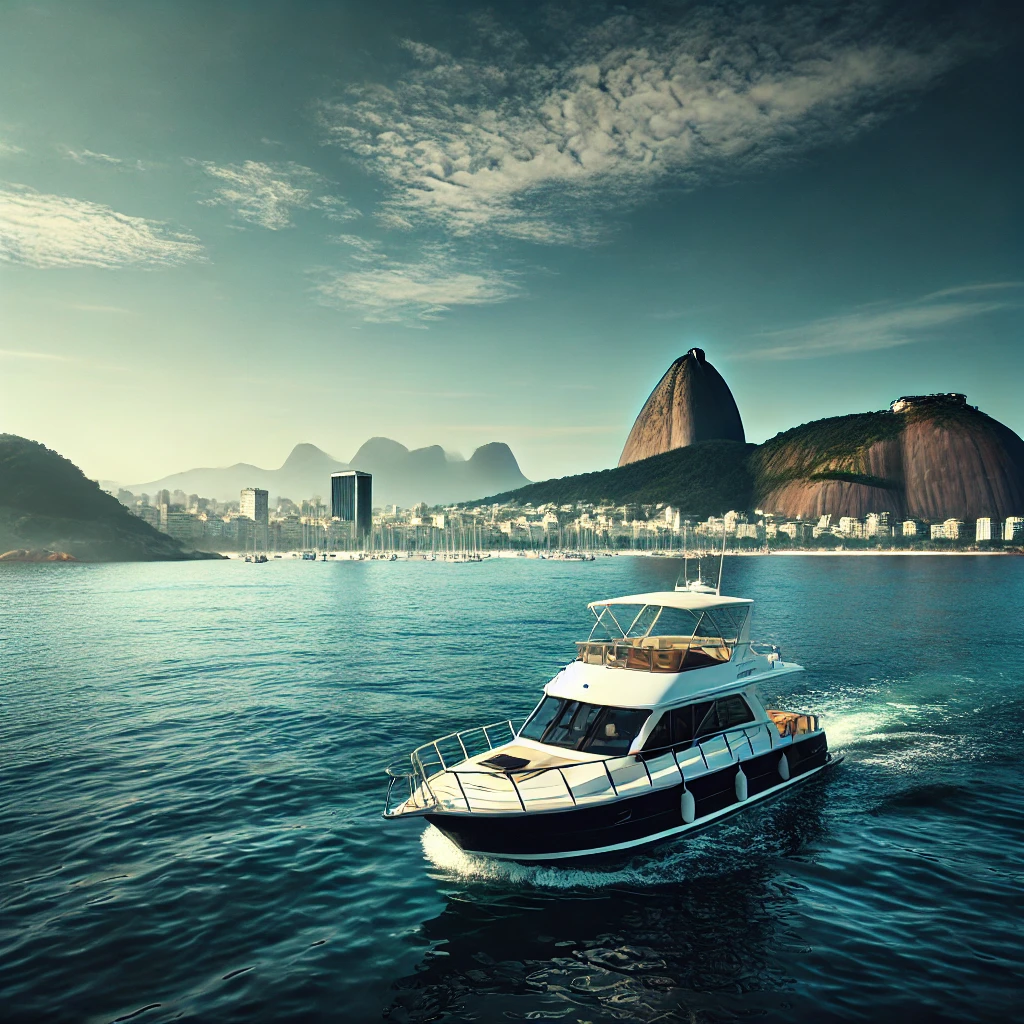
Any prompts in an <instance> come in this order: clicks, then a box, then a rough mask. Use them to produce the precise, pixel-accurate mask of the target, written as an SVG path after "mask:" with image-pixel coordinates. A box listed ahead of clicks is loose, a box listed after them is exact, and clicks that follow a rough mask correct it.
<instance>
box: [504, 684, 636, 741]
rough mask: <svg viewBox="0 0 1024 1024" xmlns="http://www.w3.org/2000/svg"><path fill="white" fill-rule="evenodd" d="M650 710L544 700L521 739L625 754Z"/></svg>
mask: <svg viewBox="0 0 1024 1024" xmlns="http://www.w3.org/2000/svg"><path fill="white" fill-rule="evenodd" d="M650 714H651V713H650V711H647V710H642V709H639V708H614V707H602V706H601V705H600V704H587V703H585V702H583V701H579V700H565V699H563V698H561V697H545V698H544V699H543V700H542V701H541V702H540V704H539V705H538V706H537V710H536V711H534V713H533V714H532V715H531V716H530V717H529V719H528V720H527V722H526V725H524V726H523V728H522V731H521V732H520V733H519V735H520V736H522V737H524V738H525V739H528V740H536V741H537V742H538V743H548V744H550V745H551V746H554V747H565V748H566V749H568V750H584V751H587V752H588V753H591V754H626V753H628V752H629V748H630V745H631V744H632V742H633V740H634V739H635V738H636V736H637V734H638V733H639V732H640V729H641V728H642V727H643V724H644V722H646V721H647V719H648V717H649V716H650Z"/></svg>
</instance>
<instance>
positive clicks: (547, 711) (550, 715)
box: [519, 697, 565, 742]
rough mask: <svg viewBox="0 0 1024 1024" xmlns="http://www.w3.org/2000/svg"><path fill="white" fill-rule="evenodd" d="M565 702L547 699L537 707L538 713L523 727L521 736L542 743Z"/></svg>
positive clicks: (552, 698)
mask: <svg viewBox="0 0 1024 1024" xmlns="http://www.w3.org/2000/svg"><path fill="white" fill-rule="evenodd" d="M564 703H565V701H563V700H561V699H559V698H558V697H545V698H544V699H543V700H542V701H541V702H540V704H539V705H538V706H537V709H536V711H534V713H533V714H532V715H531V716H530V717H529V719H528V720H527V723H526V725H524V726H523V728H522V731H521V732H520V733H519V735H520V736H525V737H526V738H527V739H529V740H537V741H538V742H540V741H541V740H542V739H543V738H544V733H545V732H547V729H548V726H549V725H551V723H552V722H553V721H554V720H555V716H556V715H557V714H558V712H559V711H560V710H561V708H562V705H563V704H564Z"/></svg>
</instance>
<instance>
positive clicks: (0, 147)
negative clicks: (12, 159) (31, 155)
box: [0, 138, 25, 157]
mask: <svg viewBox="0 0 1024 1024" xmlns="http://www.w3.org/2000/svg"><path fill="white" fill-rule="evenodd" d="M24 152H25V150H23V149H22V148H21V146H16V145H15V144H14V143H13V142H7V141H6V140H5V139H2V138H0V157H5V156H17V155H18V153H24Z"/></svg>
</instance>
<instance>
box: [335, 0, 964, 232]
mask: <svg viewBox="0 0 1024 1024" xmlns="http://www.w3.org/2000/svg"><path fill="white" fill-rule="evenodd" d="M870 14H871V12H870V11H869V10H868V8H866V7H865V6H864V5H855V6H851V5H847V7H845V8H843V7H839V6H836V5H828V4H824V5H817V6H815V7H808V6H801V5H792V6H791V7H788V8H785V9H780V10H776V11H775V12H774V13H773V14H772V15H771V17H770V18H769V17H768V16H767V15H766V14H765V13H764V12H760V11H759V10H758V9H755V8H750V9H746V8H741V7H725V6H717V7H715V6H712V7H694V8H691V9H690V10H689V11H688V13H687V14H686V15H685V16H684V17H683V19H682V20H681V21H678V20H677V21H675V22H674V24H673V25H672V26H671V27H666V26H664V25H658V24H654V23H652V22H651V21H649V20H645V17H646V16H641V15H636V16H634V15H624V14H621V15H616V16H614V17H612V18H610V19H608V20H606V21H604V22H603V23H602V24H600V25H597V26H596V27H594V28H592V29H591V30H589V31H585V30H584V31H579V32H578V33H577V35H576V37H575V41H573V42H571V43H570V44H568V45H569V47H570V49H569V53H568V55H567V56H562V57H559V58H557V59H552V60H543V59H538V58H537V57H536V56H534V57H533V59H532V60H531V59H526V58H525V57H524V54H525V53H527V52H528V49H527V47H526V44H525V42H524V41H523V40H522V39H520V38H517V37H515V38H511V39H510V35H511V36H512V37H514V36H515V34H514V33H511V34H510V33H508V32H505V33H504V34H502V37H501V40H500V43H501V47H500V48H496V49H494V50H493V51H492V52H491V55H490V56H489V57H476V56H475V57H472V58H460V57H456V56H453V55H451V54H448V53H444V52H441V51H439V50H436V49H434V48H432V47H429V46H425V45H423V44H421V43H418V42H414V41H409V42H407V43H406V44H405V45H406V49H407V51H408V53H409V55H410V57H411V59H412V60H413V62H414V64H415V66H414V67H413V68H412V69H411V70H409V71H408V72H407V73H406V74H405V75H404V77H402V78H401V79H400V80H399V81H397V82H396V83H395V84H393V85H392V86H391V87H384V86H382V85H377V86H361V87H356V88H352V89H350V90H349V91H348V92H347V93H346V94H345V95H344V96H342V97H341V98H340V99H336V100H331V101H325V102H323V103H322V104H321V106H320V120H321V124H322V127H323V131H324V133H325V136H326V138H327V140H328V141H329V142H331V143H334V144H336V145H338V146H341V147H343V148H345V149H346V150H349V151H351V152H352V153H354V154H356V155H357V156H358V157H361V158H362V159H363V160H364V161H365V162H366V164H367V165H368V166H369V167H370V168H371V169H372V170H373V171H375V172H376V173H377V174H378V175H379V176H380V177H381V178H383V179H384V180H385V181H386V182H387V183H388V185H389V186H390V191H389V195H388V197H387V199H386V201H385V203H384V205H383V208H382V211H381V215H382V217H383V218H384V220H385V222H386V223H387V224H389V225H390V226H393V227H402V226H415V225H421V224H434V225H439V226H441V227H443V228H444V229H446V230H447V231H449V232H450V233H452V234H454V235H462V236H465V235H470V234H474V233H477V232H480V231H483V230H488V231H491V232H497V233H501V234H504V235H509V236H513V237H517V238H524V239H528V240H531V241H536V242H544V243H573V244H586V243H588V242H591V241H593V240H594V238H595V237H596V224H595V220H594V212H595V210H598V211H599V210H600V207H601V205H602V204H603V205H604V206H606V207H610V206H612V205H621V204H622V203H624V202H634V201H638V200H640V199H642V198H643V197H644V196H645V195H646V194H648V193H649V191H650V189H651V188H652V187H653V186H654V185H656V184H657V183H658V182H661V181H665V180H674V181H677V182H681V183H683V184H684V185H687V186H691V187H693V186H698V185H701V184H704V183H707V182H711V181H716V180H723V179H728V178H730V177H733V176H735V175H736V174H739V173H743V172H745V171H749V170H750V169H752V168H757V167H760V166H763V165H765V164H770V163H772V162H774V161H777V160H779V159H782V158H785V157H787V156H791V155H793V154H798V153H801V152H804V151H806V150H807V149H809V148H811V147H813V146H817V145H820V144H822V143H826V142H832V141H836V140H839V139H843V138H848V137H850V136H851V135H853V134H856V133H857V132H859V131H862V130H863V129H864V128H866V127H868V126H870V125H872V124H874V123H876V122H877V120H878V119H879V118H880V117H881V116H883V115H884V114H885V113H886V112H888V111H889V110H890V109H892V107H893V105H894V102H896V101H898V100H899V99H901V98H904V97H907V96H909V95H912V94H914V93H915V92H918V91H920V90H922V89H924V88H926V87H928V86H929V85H930V84H932V83H933V82H934V81H935V79H936V78H937V77H938V76H939V75H940V74H941V73H942V72H943V71H944V70H945V69H947V68H948V67H950V66H951V64H952V63H954V62H955V60H956V59H957V58H956V55H955V54H954V53H953V51H952V50H951V48H950V47H948V46H944V45H941V44H938V43H936V42H934V41H933V40H931V39H922V40H914V39H907V38H902V39H901V38H899V37H898V34H897V31H896V30H895V29H892V30H889V29H885V28H874V29H868V28H866V27H865V26H866V25H869V24H872V23H874V24H875V25H877V24H878V19H877V18H874V17H873V16H869V15H870ZM492 28H493V26H492ZM492 35H493V32H492ZM478 52H479V48H478ZM581 200H585V201H581ZM595 204H596V205H595Z"/></svg>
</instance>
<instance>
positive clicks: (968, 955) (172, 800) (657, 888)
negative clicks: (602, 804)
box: [0, 557, 1024, 1024]
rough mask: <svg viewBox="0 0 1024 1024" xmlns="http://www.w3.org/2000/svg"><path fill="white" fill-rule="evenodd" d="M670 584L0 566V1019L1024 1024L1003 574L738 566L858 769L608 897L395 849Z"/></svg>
mask: <svg viewBox="0 0 1024 1024" xmlns="http://www.w3.org/2000/svg"><path fill="white" fill-rule="evenodd" d="M677 571H678V566H677V564H675V563H673V562H670V561H668V560H663V559H653V558H651V559H644V558H615V559H600V560H598V561H597V562H594V563H587V564H574V563H571V562H570V563H555V562H534V561H529V562H527V561H524V560H522V559H519V560H514V559H510V560H504V561H497V560H495V561H492V562H486V563H483V564H479V565H446V564H440V563H433V564H427V563H408V564H406V563H380V562H370V563H354V562H345V563H338V564H333V563H327V564H323V563H308V562H295V561H288V562H285V561H272V562H270V563H268V564H267V565H263V566H257V565H247V564H245V563H239V562H219V563H196V564H178V565H110V566H99V565H46V564H44V565H3V566H0V755H2V760H0V835H2V846H0V1017H2V1018H4V1019H6V1020H34V1019H47V1020H51V1021H63V1020H69V1021H71V1020H74V1021H90V1022H91V1021H96V1022H102V1021H113V1020H124V1019H126V1018H129V1017H131V1019H132V1020H137V1021H140V1022H144V1024H149V1022H154V1021H167V1020H178V1019H186V1020H188V1019H191V1020H201V1021H219V1020H277V1019H305V1020H317V1019H336V1020H344V1021H362V1020H380V1019H382V1018H386V1019H388V1020H392V1021H434V1020H458V1021H469V1020H473V1021H492V1020H523V1019H529V1020H558V1021H566V1022H576V1021H612V1020H615V1021H644V1022H647V1021H649V1022H654V1021H688V1022H689V1021H718V1020H732V1019H738V1018H743V1019H747V1018H750V1017H754V1018H756V1019H758V1020H767V1021H780V1022H783V1021H784V1022H786V1024H794V1022H799V1021H823V1020H877V1019H890V1018H892V1017H893V1016H895V1015H897V1014H898V1015H900V1016H902V1017H903V1018H904V1019H905V1020H907V1021H912V1020H987V1019H993V1020H996V1019H1004V1020H1006V1019H1011V1018H1015V1019H1019V1014H1020V1012H1021V1010H1020V1007H1021V1005H1024V1004H1022V1001H1021V991H1022V985H1024V952H1022V950H1024V926H1022V920H1024V917H1022V913H1024V897H1022V892H1024V853H1022V850H1024V796H1022V785H1024V777H1022V771H1021V766H1022V763H1024V696H1022V694H1024V691H1022V684H1024V559H1021V558H1011V557H1005V558H952V557H945V558H943V557H913V558H910V557H908V558H897V557H877V558H865V557H859V558H854V557H846V558H843V557H833V558H822V557H817V558H796V557H790V558H782V557H774V558H745V559H733V560H727V564H726V584H727V586H726V589H727V591H728V592H730V593H736V594H742V595H744V596H749V597H753V598H755V600H756V602H757V605H756V610H755V615H756V620H755V629H754V631H755V634H756V635H757V636H758V637H759V638H763V639H770V640H774V641H776V642H779V643H781V644H782V646H783V651H784V654H785V656H786V657H787V659H792V660H796V661H799V662H801V663H803V664H805V665H806V666H807V667H808V669H809V671H808V672H807V673H806V675H804V676H797V677H793V676H790V677H786V678H784V679H781V680H780V681H779V685H780V686H781V687H782V689H780V690H779V691H778V692H774V693H770V694H769V696H770V697H771V698H772V700H773V702H774V703H775V704H776V705H777V706H780V707H786V708H792V709H798V710H804V709H806V710H812V711H817V712H820V713H821V714H822V715H823V716H824V717H825V720H826V727H827V729H828V733H829V737H830V742H831V744H832V746H833V748H834V749H840V750H843V751H845V752H846V754H847V757H846V760H845V762H844V764H843V765H842V766H840V767H839V768H838V769H836V770H835V771H834V772H832V773H831V774H830V775H829V776H827V777H826V778H823V779H822V780H821V781H820V782H814V783H811V784H809V785H808V786H807V787H805V788H804V789H803V790H802V791H798V792H795V793H792V794H789V795H788V796H787V797H786V798H785V799H783V800H781V801H776V802H775V803H774V804H772V805H770V806H768V807H765V808H763V809H752V810H751V811H750V812H749V813H748V814H746V815H744V816H740V817H739V818H738V819H732V820H731V821H730V822H729V823H727V824H723V825H722V826H721V827H719V828H718V829H717V830H714V831H711V832H709V833H707V834H705V835H703V836H701V837H699V838H695V839H693V840H691V841H689V842H679V843H676V844H674V845H672V844H670V845H666V846H662V847H659V848H657V849H656V850H655V851H654V852H651V853H647V854H642V855H633V856H627V857H624V858H623V859H622V860H621V861H618V862H612V863H609V864H604V865H601V866H600V867H597V868H590V869H587V870H582V869H580V868H557V867H544V868H526V867H516V866H499V865H495V864H493V863H488V862H481V861H473V860H472V859H470V858H467V857H465V856H463V855H461V854H460V853H459V852H458V851H457V850H455V849H454V848H453V847H451V846H450V845H449V844H448V842H447V841H446V840H445V839H444V838H443V837H441V836H440V834H439V833H436V832H434V831H433V830H429V829H428V830H427V831H426V832H425V831H424V828H423V825H422V822H420V823H417V822H384V821H382V820H381V818H380V810H381V801H382V796H383V775H382V769H383V768H384V766H385V765H386V764H388V763H389V762H390V761H391V760H393V759H397V757H398V756H399V755H402V754H404V753H405V752H407V750H408V749H410V748H411V747H413V746H415V745H416V744H418V743H420V742H423V741H425V740H429V739H432V738H433V737H434V736H436V735H439V734H441V733H444V732H448V731H450V730H453V729H456V728H462V727H466V726H470V725H475V724H479V723H481V722H484V721H491V720H493V719H495V718H498V717H500V716H503V715H508V716H510V717H512V718H514V719H520V720H521V719H522V717H523V716H525V714H526V713H527V712H528V711H529V710H530V708H532V706H533V704H534V703H535V702H536V700H537V697H538V694H539V689H540V687H541V685H542V684H543V683H544V682H545V681H546V680H547V679H548V678H549V677H550V676H551V675H553V674H554V672H555V671H556V670H557V668H558V667H559V666H560V665H561V664H562V663H564V662H565V661H566V660H568V658H569V656H570V655H571V653H572V641H573V640H575V639H579V638H581V637H582V636H584V635H585V634H586V631H587V630H588V629H589V625H588V624H587V613H586V611H585V607H584V606H585V604H586V602H587V601H589V600H594V599H596V598H600V597H606V596H611V595H614V594H617V593H630V592H637V591H647V590H655V589H663V588H667V587H671V585H672V583H673V581H674V579H675V575H676V572H677Z"/></svg>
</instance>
